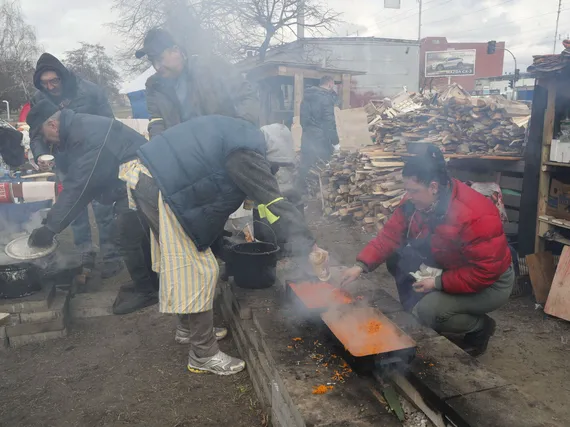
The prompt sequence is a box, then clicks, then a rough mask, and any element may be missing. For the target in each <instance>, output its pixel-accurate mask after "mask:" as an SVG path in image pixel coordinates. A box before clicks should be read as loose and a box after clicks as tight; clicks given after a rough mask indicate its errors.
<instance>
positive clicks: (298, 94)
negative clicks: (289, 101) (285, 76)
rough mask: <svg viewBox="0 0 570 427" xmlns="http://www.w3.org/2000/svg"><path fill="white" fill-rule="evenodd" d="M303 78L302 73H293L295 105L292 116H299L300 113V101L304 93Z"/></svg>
mask: <svg viewBox="0 0 570 427" xmlns="http://www.w3.org/2000/svg"><path fill="white" fill-rule="evenodd" d="M304 84H305V79H304V78H303V74H300V73H297V74H295V83H294V91H295V95H294V100H295V106H294V108H293V116H294V117H299V116H300V115H301V102H302V101H303V96H304V93H305V87H304Z"/></svg>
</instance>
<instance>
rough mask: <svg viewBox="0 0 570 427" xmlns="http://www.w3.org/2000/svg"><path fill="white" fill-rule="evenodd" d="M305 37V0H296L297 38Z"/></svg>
mask: <svg viewBox="0 0 570 427" xmlns="http://www.w3.org/2000/svg"><path fill="white" fill-rule="evenodd" d="M304 38H305V0H297V40H301V39H304Z"/></svg>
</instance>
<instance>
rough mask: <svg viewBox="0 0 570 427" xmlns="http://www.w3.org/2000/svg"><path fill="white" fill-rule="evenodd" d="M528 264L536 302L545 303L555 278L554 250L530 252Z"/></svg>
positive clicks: (527, 258) (527, 259)
mask: <svg viewBox="0 0 570 427" xmlns="http://www.w3.org/2000/svg"><path fill="white" fill-rule="evenodd" d="M526 264H527V266H528V272H529V275H530V283H531V285H532V289H533V290H534V297H535V298H536V302H537V303H539V304H544V303H545V302H546V300H547V299H548V293H549V292H550V286H551V285H552V280H553V279H554V256H553V255H552V252H539V253H536V254H530V255H527V256H526Z"/></svg>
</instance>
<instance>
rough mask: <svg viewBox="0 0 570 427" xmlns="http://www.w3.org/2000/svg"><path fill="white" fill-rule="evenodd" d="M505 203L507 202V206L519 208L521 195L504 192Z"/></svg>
mask: <svg viewBox="0 0 570 427" xmlns="http://www.w3.org/2000/svg"><path fill="white" fill-rule="evenodd" d="M503 203H504V204H505V206H510V207H513V208H518V207H519V206H520V205H521V196H518V195H514V194H503ZM533 233H534V230H533Z"/></svg>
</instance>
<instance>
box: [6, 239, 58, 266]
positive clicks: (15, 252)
mask: <svg viewBox="0 0 570 427" xmlns="http://www.w3.org/2000/svg"><path fill="white" fill-rule="evenodd" d="M29 237H30V236H28V235H27V234H26V235H24V236H20V237H17V238H15V239H14V240H12V241H11V242H10V243H8V244H7V245H6V248H5V249H4V251H5V252H6V255H8V256H9V257H10V258H13V259H16V260H20V261H30V260H34V259H39V258H43V257H46V256H48V255H50V254H52V253H53V252H54V251H55V250H56V249H57V246H58V242H57V239H55V238H54V239H53V244H52V245H51V246H50V247H49V248H34V247H30V246H28V239H29Z"/></svg>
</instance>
